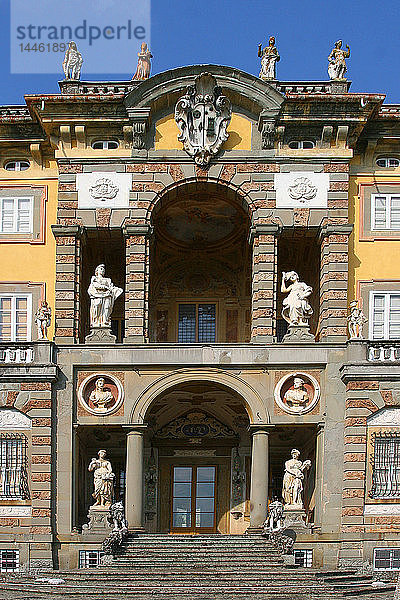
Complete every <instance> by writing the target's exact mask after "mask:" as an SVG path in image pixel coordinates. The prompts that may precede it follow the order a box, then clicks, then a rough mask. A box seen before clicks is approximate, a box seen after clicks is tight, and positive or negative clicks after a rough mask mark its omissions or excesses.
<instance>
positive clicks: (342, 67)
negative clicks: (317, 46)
mask: <svg viewBox="0 0 400 600" xmlns="http://www.w3.org/2000/svg"><path fill="white" fill-rule="evenodd" d="M346 48H347V50H342V40H338V41H337V42H336V43H335V47H334V48H333V50H332V52H331V53H330V55H329V56H328V61H329V65H328V75H329V78H330V79H332V80H338V81H345V80H346V78H345V74H346V71H347V66H346V58H349V57H350V47H349V46H347V45H346Z"/></svg>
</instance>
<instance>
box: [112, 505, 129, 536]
mask: <svg viewBox="0 0 400 600" xmlns="http://www.w3.org/2000/svg"><path fill="white" fill-rule="evenodd" d="M110 517H111V520H112V522H113V525H114V527H113V531H121V530H122V531H128V523H127V521H126V519H125V509H124V505H123V504H122V502H115V503H114V504H111V506H110Z"/></svg>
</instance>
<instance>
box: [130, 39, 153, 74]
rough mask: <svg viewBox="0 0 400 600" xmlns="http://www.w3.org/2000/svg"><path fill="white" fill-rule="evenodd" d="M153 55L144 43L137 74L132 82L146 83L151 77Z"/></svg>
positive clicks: (139, 56) (139, 55)
mask: <svg viewBox="0 0 400 600" xmlns="http://www.w3.org/2000/svg"><path fill="white" fill-rule="evenodd" d="M152 58H153V55H152V53H151V52H150V50H149V49H148V47H147V44H146V42H143V43H142V45H141V47H140V52H138V64H137V67H136V72H135V74H134V76H133V77H132V81H145V80H146V79H148V78H149V77H150V69H151V60H150V59H152Z"/></svg>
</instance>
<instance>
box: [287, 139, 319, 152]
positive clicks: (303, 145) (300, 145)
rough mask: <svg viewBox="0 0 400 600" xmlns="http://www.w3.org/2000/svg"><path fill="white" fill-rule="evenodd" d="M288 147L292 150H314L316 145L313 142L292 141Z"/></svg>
mask: <svg viewBox="0 0 400 600" xmlns="http://www.w3.org/2000/svg"><path fill="white" fill-rule="evenodd" d="M288 146H289V148H291V150H309V149H310V148H314V146H315V144H314V142H312V141H311V140H292V141H291V142H289V144H288Z"/></svg>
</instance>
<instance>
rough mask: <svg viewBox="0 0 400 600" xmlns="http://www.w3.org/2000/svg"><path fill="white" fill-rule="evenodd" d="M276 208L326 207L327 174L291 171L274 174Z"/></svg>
mask: <svg viewBox="0 0 400 600" xmlns="http://www.w3.org/2000/svg"><path fill="white" fill-rule="evenodd" d="M275 189H276V208H327V206H328V189H329V174H328V173H314V172H313V171H291V172H290V173H276V174H275Z"/></svg>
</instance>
